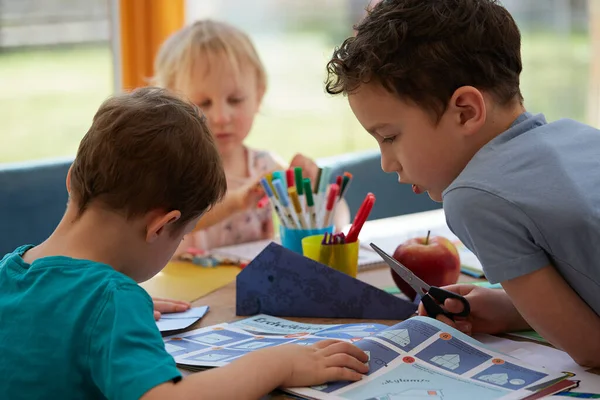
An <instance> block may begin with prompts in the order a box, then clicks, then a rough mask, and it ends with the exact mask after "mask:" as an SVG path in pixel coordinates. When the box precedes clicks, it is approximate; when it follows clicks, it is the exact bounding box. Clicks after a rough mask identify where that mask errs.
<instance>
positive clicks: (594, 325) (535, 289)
mask: <svg viewBox="0 0 600 400" xmlns="http://www.w3.org/2000/svg"><path fill="white" fill-rule="evenodd" d="M502 286H503V287H504V289H505V290H506V293H507V294H508V295H509V296H510V298H511V299H512V301H513V303H514V305H515V307H516V308H517V309H518V310H519V312H520V313H521V315H523V317H524V318H525V319H526V320H527V321H528V322H529V324H530V325H531V327H532V328H533V329H535V330H536V331H537V332H538V333H539V334H540V335H542V336H543V337H544V338H545V339H546V340H548V341H549V342H550V343H552V344H553V345H554V346H556V347H558V348H561V349H562V350H564V351H566V352H567V353H569V355H570V356H571V357H572V358H573V360H575V362H577V363H578V364H580V365H585V366H588V367H600V316H598V315H597V314H596V313H595V312H594V311H593V310H592V309H591V308H590V307H589V306H588V305H587V304H586V303H585V302H584V301H583V300H582V299H581V298H580V297H579V296H578V295H577V294H576V293H575V292H574V291H573V289H572V288H571V287H570V286H569V284H568V283H567V282H566V281H565V280H564V279H563V278H562V276H560V275H559V274H558V272H557V271H556V269H555V268H554V267H553V266H552V265H548V266H546V267H544V268H542V269H539V270H537V271H535V272H532V273H530V274H527V275H523V276H521V277H518V278H515V279H511V280H509V281H506V282H503V283H502Z"/></svg>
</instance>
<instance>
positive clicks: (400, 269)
mask: <svg viewBox="0 0 600 400" xmlns="http://www.w3.org/2000/svg"><path fill="white" fill-rule="evenodd" d="M370 245H371V247H372V248H373V250H375V251H376V252H377V254H379V255H380V256H381V258H383V261H385V262H386V264H387V265H389V266H390V268H391V269H393V270H394V272H396V273H397V274H398V275H399V276H400V277H401V278H402V279H404V281H405V282H406V283H408V284H409V285H410V286H411V287H412V288H413V289H414V291H415V292H417V294H419V295H423V294H424V293H426V292H428V291H429V288H430V286H429V285H428V284H427V283H425V282H423V281H422V280H421V279H420V278H419V277H418V276H416V275H415V274H414V273H412V271H411V270H409V269H408V268H406V267H405V266H404V265H402V264H401V263H399V262H398V261H397V260H396V259H395V258H393V257H391V256H390V255H388V254H387V253H386V252H385V251H383V250H381V249H380V248H379V247H377V246H376V245H375V244H373V243H371V244H370Z"/></svg>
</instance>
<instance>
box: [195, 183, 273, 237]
mask: <svg viewBox="0 0 600 400" xmlns="http://www.w3.org/2000/svg"><path fill="white" fill-rule="evenodd" d="M261 178H262V176H261ZM264 195H265V192H264V191H263V189H262V187H261V186H260V179H256V180H254V181H252V182H250V183H248V184H246V185H244V186H242V187H241V188H239V189H235V190H228V191H227V194H226V195H225V198H224V199H223V200H222V201H221V202H219V203H217V204H215V206H214V207H212V208H211V209H210V210H208V212H207V213H206V214H204V215H203V216H202V217H201V218H200V220H199V221H198V223H197V224H196V227H195V228H194V231H200V230H204V229H207V228H210V227H211V226H213V225H215V224H218V223H219V222H221V221H223V220H224V219H226V218H228V217H229V216H231V215H232V214H235V213H236V212H239V211H243V210H247V209H249V208H251V207H253V206H256V204H257V203H258V202H259V200H260V199H261V198H263V197H264Z"/></svg>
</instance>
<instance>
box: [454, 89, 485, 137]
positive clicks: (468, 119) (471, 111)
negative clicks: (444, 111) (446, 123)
mask: <svg viewBox="0 0 600 400" xmlns="http://www.w3.org/2000/svg"><path fill="white" fill-rule="evenodd" d="M448 104H449V106H448V108H449V109H450V111H451V112H452V118H453V122H454V123H456V124H457V125H458V126H459V127H460V128H461V130H462V132H463V133H464V134H465V135H472V134H474V133H477V132H478V131H479V130H480V129H481V128H482V127H483V125H484V124H485V119H486V115H487V111H486V104H485V99H484V97H483V94H482V93H481V92H480V91H479V90H478V89H476V88H474V87H473V86H462V87H460V88H458V89H456V91H455V92H454V94H453V95H452V97H451V98H450V102H449V103H448Z"/></svg>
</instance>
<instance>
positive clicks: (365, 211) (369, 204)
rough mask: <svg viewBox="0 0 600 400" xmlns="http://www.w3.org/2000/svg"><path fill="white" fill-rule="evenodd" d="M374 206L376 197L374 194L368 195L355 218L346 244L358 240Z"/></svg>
mask: <svg viewBox="0 0 600 400" xmlns="http://www.w3.org/2000/svg"><path fill="white" fill-rule="evenodd" d="M373 204H375V195H374V194H373V193H367V196H366V197H365V199H364V200H363V202H362V204H361V205H360V208H359V209H358V211H357V212H356V215H355V216H354V221H353V222H352V226H351V227H350V230H349V231H348V235H347V236H346V243H352V242H356V241H357V240H358V234H359V233H360V230H361V229H362V227H363V225H364V224H365V221H366V220H367V218H368V217H369V214H370V213H371V209H372V208H373Z"/></svg>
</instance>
